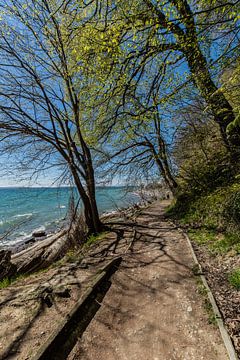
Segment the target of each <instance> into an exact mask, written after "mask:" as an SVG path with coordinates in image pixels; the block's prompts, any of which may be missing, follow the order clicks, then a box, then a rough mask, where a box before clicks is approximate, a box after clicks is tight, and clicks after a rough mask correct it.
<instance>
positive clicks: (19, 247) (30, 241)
mask: <svg viewBox="0 0 240 360" xmlns="http://www.w3.org/2000/svg"><path fill="white" fill-rule="evenodd" d="M133 194H134V195H136V196H138V197H139V201H137V202H136V203H132V204H130V205H129V206H126V207H122V208H117V209H116V210H110V211H106V212H103V213H102V214H101V215H100V218H101V219H104V220H107V219H108V218H111V217H116V216H118V215H120V214H121V213H128V212H129V215H130V213H131V211H133V210H136V208H140V207H143V206H146V205H147V204H150V203H152V202H153V201H154V200H157V199H161V198H164V197H165V196H166V194H164V193H161V192H159V190H158V189H157V190H156V189H153V190H140V191H134V192H133ZM64 220H65V224H63V226H62V227H60V228H55V229H50V231H49V230H46V228H45V227H44V226H41V225H39V227H38V229H36V231H33V232H32V234H29V235H28V236H26V238H25V239H22V240H20V241H17V242H16V243H15V244H9V245H7V244H4V245H0V250H9V251H11V254H12V255H15V254H17V253H20V252H21V251H23V250H26V249H27V248H29V247H31V246H33V245H36V244H37V243H40V242H42V241H44V240H46V239H48V238H50V237H52V236H56V235H58V234H60V233H61V232H62V231H64V230H67V229H68V224H66V219H64ZM64 220H63V221H64ZM38 231H39V232H44V233H45V234H44V235H43V236H39V235H37V236H34V232H36V233H38Z"/></svg>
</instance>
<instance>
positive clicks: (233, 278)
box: [228, 268, 240, 290]
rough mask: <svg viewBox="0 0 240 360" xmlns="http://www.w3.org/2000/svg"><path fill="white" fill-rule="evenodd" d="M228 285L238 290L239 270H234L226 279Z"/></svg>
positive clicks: (239, 281) (239, 285)
mask: <svg viewBox="0 0 240 360" xmlns="http://www.w3.org/2000/svg"><path fill="white" fill-rule="evenodd" d="M228 281H229V282H230V284H231V285H232V286H233V287H234V288H235V289H236V290H240V268H238V269H235V270H234V271H233V272H232V273H231V274H230V275H229V277H228Z"/></svg>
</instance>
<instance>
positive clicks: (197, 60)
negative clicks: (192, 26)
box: [183, 31, 240, 155]
mask: <svg viewBox="0 0 240 360" xmlns="http://www.w3.org/2000/svg"><path fill="white" fill-rule="evenodd" d="M183 52H184V54H185V56H186V59H187V62H188V65H189V68H190V71H191V74H192V76H193V80H194V82H195V85H196V87H197V88H198V90H199V91H200V93H201V95H202V97H203V98H204V100H205V101H206V103H207V105H208V106H209V108H210V110H211V112H212V114H213V117H214V120H215V121H216V122H217V123H218V125H219V127H220V131H221V135H222V138H223V141H224V143H225V145H226V147H227V149H228V150H229V152H230V153H231V154H232V155H233V154H235V155H236V154H237V153H239V151H240V129H239V127H235V128H234V131H231V132H229V133H227V126H228V125H229V124H230V123H231V122H232V121H234V119H235V114H234V112H233V108H232V106H231V104H230V103H229V102H228V100H227V99H226V97H225V95H224V94H223V92H222V91H221V89H218V88H217V86H216V85H215V84H214V82H213V80H212V78H211V74H210V72H209V69H208V64H207V61H206V58H205V57H204V55H203V53H202V51H201V49H200V46H199V44H198V39H197V36H196V33H195V32H194V31H192V32H190V31H189V34H188V40H187V41H186V45H183Z"/></svg>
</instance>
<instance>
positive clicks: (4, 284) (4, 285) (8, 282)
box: [0, 274, 29, 289]
mask: <svg viewBox="0 0 240 360" xmlns="http://www.w3.org/2000/svg"><path fill="white" fill-rule="evenodd" d="M27 276H29V275H28V274H21V275H17V276H14V277H12V278H8V277H6V278H4V279H2V280H1V281H0V289H5V288H7V287H8V286H10V285H12V284H13V283H15V282H17V281H20V280H23V279H25V278H26V277H27Z"/></svg>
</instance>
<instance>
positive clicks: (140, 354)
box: [0, 201, 228, 360]
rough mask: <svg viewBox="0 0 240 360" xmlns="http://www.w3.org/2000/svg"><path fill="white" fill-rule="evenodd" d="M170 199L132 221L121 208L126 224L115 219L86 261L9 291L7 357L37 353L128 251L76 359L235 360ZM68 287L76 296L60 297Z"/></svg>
mask: <svg viewBox="0 0 240 360" xmlns="http://www.w3.org/2000/svg"><path fill="white" fill-rule="evenodd" d="M167 205H168V201H165V202H162V203H161V204H160V203H155V204H152V205H150V206H149V207H148V208H145V209H144V210H142V211H141V212H140V213H139V214H138V215H135V216H131V217H129V216H128V218H127V219H126V214H121V215H120V217H119V219H117V220H118V221H120V222H122V224H118V225H113V224H112V227H113V232H109V233H108V234H106V236H105V237H104V239H103V240H101V241H99V242H96V243H95V244H93V245H92V246H91V247H90V248H89V249H88V250H87V251H85V254H84V260H80V259H82V254H81V256H79V257H77V256H75V257H73V258H72V259H68V262H66V263H63V264H58V265H57V266H56V267H52V268H50V269H49V270H48V271H46V272H42V273H39V274H36V275H32V276H30V277H28V278H26V279H23V280H21V281H18V282H17V283H16V284H13V285H11V286H9V287H8V288H6V289H2V290H1V291H0V322H1V327H0V358H1V359H14V360H27V359H30V358H31V356H32V355H33V354H35V353H36V352H37V350H38V349H39V347H40V346H41V345H42V344H43V343H45V342H46V340H47V339H48V338H49V336H50V335H51V333H52V332H53V331H54V329H56V327H57V326H58V324H59V321H61V320H62V318H64V317H65V316H66V315H67V313H68V312H69V311H70V310H71V309H72V308H73V306H74V305H75V303H76V300H77V299H78V298H79V297H80V296H81V295H82V294H83V293H84V291H85V290H86V288H87V287H88V286H89V284H90V283H91V281H92V279H93V278H94V276H95V274H96V272H97V270H98V268H99V267H100V266H102V265H103V264H104V263H105V262H107V261H109V260H110V259H112V258H113V257H117V256H119V255H121V256H122V257H123V261H122V263H121V266H120V268H119V270H118V271H117V272H116V273H115V275H114V276H113V277H112V279H111V282H112V285H111V287H110V289H109V291H108V292H107V294H106V295H105V297H104V300H103V302H102V304H101V307H100V309H99V311H98V312H97V314H96V315H95V317H94V318H93V320H92V321H91V323H90V325H89V326H88V328H87V329H86V331H85V333H84V334H83V336H82V338H81V339H79V341H78V342H77V344H76V346H75V347H74V349H73V350H72V352H71V354H70V355H69V357H68V360H77V359H80V360H81V359H84V360H96V359H97V360H115V359H119V360H125V359H127V360H135V359H139V360H141V359H142V360H143V359H144V360H183V359H184V360H201V359H204V360H227V359H228V357H227V354H226V351H225V347H224V345H223V342H222V339H221V337H220V334H219V331H218V328H217V327H216V326H215V325H213V324H210V323H209V315H208V313H207V312H206V310H205V309H204V298H203V297H202V295H200V294H199V292H198V285H197V281H196V277H195V276H194V274H193V272H192V268H193V265H194V262H193V259H192V256H191V252H190V249H189V248H188V244H187V242H186V239H185V237H184V236H183V235H182V233H181V232H179V231H178V229H177V228H176V227H175V226H174V225H173V224H172V223H171V222H169V221H168V220H166V219H165V217H164V210H165V208H166V206H167ZM128 215H129V214H128ZM110 220H111V219H110ZM110 220H108V221H110ZM114 221H116V218H113V219H112V222H114ZM126 222H127V224H126ZM69 260H71V261H72V263H69ZM66 289H67V290H68V292H69V294H70V297H66V298H64V297H59V296H58V295H57V294H58V293H59V290H63V291H64V290H66ZM46 294H47V296H48V295H49V294H50V295H49V298H50V303H51V304H50V305H51V307H48V305H49V304H48V302H46V301H43V299H46ZM43 295H44V296H43ZM48 300H49V299H48ZM49 360H50V359H49Z"/></svg>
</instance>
